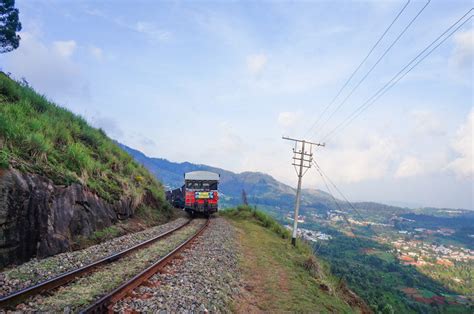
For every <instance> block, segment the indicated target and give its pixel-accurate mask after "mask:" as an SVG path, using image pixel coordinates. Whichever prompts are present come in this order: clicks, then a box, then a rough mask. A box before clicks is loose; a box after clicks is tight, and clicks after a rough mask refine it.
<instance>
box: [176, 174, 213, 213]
mask: <svg viewBox="0 0 474 314" xmlns="http://www.w3.org/2000/svg"><path fill="white" fill-rule="evenodd" d="M219 179H220V175H219V174H217V173H214V172H209V171H192V172H187V173H185V174H184V200H185V202H184V209H185V210H186V211H187V212H188V213H190V214H191V215H195V214H199V213H200V214H204V215H210V214H212V213H215V212H217V210H218V201H219V192H218V190H217V187H218V184H219Z"/></svg>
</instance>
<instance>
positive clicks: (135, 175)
mask: <svg viewBox="0 0 474 314" xmlns="http://www.w3.org/2000/svg"><path fill="white" fill-rule="evenodd" d="M10 167H13V168H16V169H19V170H20V171H23V172H30V173H36V174H39V175H43V176H45V177H48V178H50V179H51V180H53V182H54V183H55V184H60V185H69V184H71V183H80V184H82V185H83V186H86V187H87V188H88V189H90V190H91V191H93V192H95V193H96V194H97V195H99V196H100V197H101V198H103V199H104V200H106V201H108V202H110V203H113V202H115V201H118V200H120V199H122V198H124V197H127V198H130V199H132V200H133V202H134V203H135V204H139V203H141V200H142V199H143V198H144V196H145V195H146V194H148V195H150V194H151V195H152V196H153V198H154V201H153V203H154V206H153V207H154V209H155V210H156V209H160V210H161V211H163V212H167V211H169V210H170V208H169V206H168V205H167V203H166V201H165V197H164V192H163V188H162V186H161V184H160V183H159V182H158V181H157V180H156V179H155V178H154V177H153V176H152V175H151V174H150V173H149V172H148V171H147V170H146V169H145V168H144V167H143V166H141V165H139V164H138V163H136V162H135V161H134V160H133V159H132V157H131V156H130V155H128V154H127V153H126V152H124V151H123V150H122V149H120V148H119V147H118V146H117V145H116V143H114V142H113V141H112V140H111V139H110V138H108V137H107V136H106V134H105V132H104V131H103V130H101V129H96V128H93V127H91V126H89V125H88V124H87V122H86V121H85V120H84V119H83V118H82V117H80V116H77V115H75V114H73V113H72V112H70V111H68V110H66V109H64V108H61V107H59V106H57V105H55V104H54V103H52V102H50V101H49V100H48V99H47V98H46V97H44V96H42V95H39V94H38V93H36V92H35V91H34V90H33V89H32V88H31V87H29V86H27V85H25V84H19V83H17V82H15V81H13V80H12V79H10V78H9V77H8V76H6V75H5V74H4V73H1V72H0V169H8V168H10Z"/></svg>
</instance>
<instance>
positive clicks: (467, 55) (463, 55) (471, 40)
mask: <svg viewBox="0 0 474 314" xmlns="http://www.w3.org/2000/svg"><path fill="white" fill-rule="evenodd" d="M454 44H455V48H454V52H453V55H452V59H451V60H452V62H454V64H455V65H456V66H458V67H459V68H461V69H465V68H467V69H472V62H473V59H474V30H473V29H470V30H468V31H465V32H462V33H458V34H456V35H455V37H454Z"/></svg>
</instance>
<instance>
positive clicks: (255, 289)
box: [220, 206, 357, 313]
mask: <svg viewBox="0 0 474 314" xmlns="http://www.w3.org/2000/svg"><path fill="white" fill-rule="evenodd" d="M220 215H222V216H224V217H226V218H227V219H229V220H230V221H231V222H232V223H233V225H234V226H235V227H236V229H237V231H238V242H239V245H240V247H241V250H242V257H241V260H240V263H241V268H242V270H243V279H244V285H246V286H249V287H250V292H249V293H250V295H251V296H250V297H249V298H251V301H250V302H249V303H251V304H252V306H256V307H257V308H258V310H260V311H264V312H288V311H290V312H298V313H315V312H316V313H328V312H337V313H353V312H357V311H356V310H354V309H351V307H350V306H349V305H348V304H347V303H346V302H345V301H344V297H345V296H344V293H343V292H342V291H341V290H340V289H339V281H338V280H337V279H336V278H335V277H332V276H331V275H330V274H329V273H328V266H327V265H326V264H321V263H320V262H319V261H318V259H317V258H316V257H315V256H314V255H313V253H312V249H311V247H310V246H309V245H307V244H306V243H304V242H300V241H299V242H297V246H296V248H295V247H293V246H292V245H291V243H290V241H289V238H290V233H289V232H288V230H286V229H285V228H284V227H283V226H281V225H280V224H278V223H277V222H276V221H275V220H274V219H273V218H272V217H270V216H268V215H267V214H265V213H263V212H261V211H258V210H254V209H252V208H250V207H245V206H240V207H238V208H235V209H229V210H225V211H222V212H220ZM244 299H245V300H247V299H248V298H247V297H244ZM238 302H240V303H242V302H243V303H246V301H242V300H239V301H238ZM235 306H236V308H237V311H249V310H250V311H252V310H257V309H255V308H250V309H248V308H245V307H243V308H240V307H241V306H242V305H241V304H240V305H239V304H236V305H235Z"/></svg>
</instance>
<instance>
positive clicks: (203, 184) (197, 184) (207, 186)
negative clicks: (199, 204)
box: [186, 181, 217, 190]
mask: <svg viewBox="0 0 474 314" xmlns="http://www.w3.org/2000/svg"><path fill="white" fill-rule="evenodd" d="M186 188H188V189H196V190H201V189H202V190H217V182H215V181H214V182H213V181H210V182H208V181H187V182H186Z"/></svg>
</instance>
